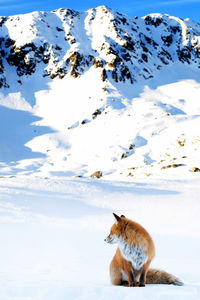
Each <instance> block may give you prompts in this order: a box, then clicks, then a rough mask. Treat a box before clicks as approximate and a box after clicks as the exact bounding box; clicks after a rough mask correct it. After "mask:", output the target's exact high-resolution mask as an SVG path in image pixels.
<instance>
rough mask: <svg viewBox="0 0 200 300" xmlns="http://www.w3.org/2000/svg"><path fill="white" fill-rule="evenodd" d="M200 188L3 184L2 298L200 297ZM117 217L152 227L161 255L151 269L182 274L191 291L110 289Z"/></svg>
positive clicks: (148, 183)
mask: <svg viewBox="0 0 200 300" xmlns="http://www.w3.org/2000/svg"><path fill="white" fill-rule="evenodd" d="M199 184H200V180H199V179H196V180H195V179H194V180H190V181H186V180H156V181H155V180H154V181H153V180H150V179H149V178H148V179H146V180H143V181H134V182H132V183H127V182H115V181H100V180H91V179H72V180H71V179H64V178H60V179H58V178H54V179H53V178H51V179H44V178H39V177H38V178H29V179H28V178H27V177H20V176H17V177H12V178H9V177H2V178H0V195H1V196H0V223H1V226H0V236H1V247H0V257H1V259H0V283H1V284H0V298H1V299H2V300H8V299H14V300H19V299H20V300H22V299H25V300H32V299H34V300H39V299H40V300H61V299H77V300H83V299H84V300H93V299H101V300H102V299H126V300H128V299H133V298H135V299H138V300H140V299H160V300H161V299H162V300H163V299H167V300H168V299H170V300H177V299H181V300H182V299H190V300H193V299H195V300H197V299H199V297H200V270H199V265H200V256H199V253H200V232H199V228H200V219H199V210H200V204H199ZM113 211H114V212H116V213H123V214H125V215H126V216H127V217H129V218H132V219H134V220H136V221H138V222H140V223H141V224H142V225H143V226H144V227H146V228H147V230H148V231H149V232H150V233H151V235H152V237H153V239H154V242H155V245H156V252H157V254H156V257H155V259H154V261H153V263H152V266H153V267H156V268H160V269H164V270H166V271H168V272H171V273H172V274H174V275H176V276H178V277H179V278H180V279H182V280H183V281H184V283H185V285H184V286H182V287H176V286H165V285H160V286H159V285H148V286H146V287H145V288H142V289H141V288H126V287H114V286H111V285H110V282H109V272H108V269H109V263H110V260H111V258H112V256H113V255H114V252H115V249H116V246H115V245H108V244H106V243H105V242H104V238H105V236H106V235H107V234H108V232H109V230H110V226H111V225H112V224H113V217H112V212H113Z"/></svg>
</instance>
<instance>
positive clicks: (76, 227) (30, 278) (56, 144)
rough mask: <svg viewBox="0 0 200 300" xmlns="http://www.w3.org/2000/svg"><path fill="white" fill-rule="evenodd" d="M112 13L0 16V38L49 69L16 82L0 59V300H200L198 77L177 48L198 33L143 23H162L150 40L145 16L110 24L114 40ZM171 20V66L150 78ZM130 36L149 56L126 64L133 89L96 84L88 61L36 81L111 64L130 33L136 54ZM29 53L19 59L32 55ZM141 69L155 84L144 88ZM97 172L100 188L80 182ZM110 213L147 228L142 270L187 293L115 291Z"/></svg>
mask: <svg viewBox="0 0 200 300" xmlns="http://www.w3.org/2000/svg"><path fill="white" fill-rule="evenodd" d="M119 16H120V14H118V13H116V12H114V11H113V10H110V9H108V8H106V7H104V6H100V7H98V8H96V9H91V10H88V11H87V12H84V13H81V14H80V13H78V12H75V11H71V10H64V9H59V10H57V11H54V12H48V13H47V12H34V13H31V14H27V15H20V16H13V17H9V18H8V19H7V20H6V21H5V23H4V24H3V26H1V28H0V31H1V35H2V36H4V37H5V38H8V36H9V37H10V38H13V39H14V40H15V41H16V44H15V46H17V47H22V48H23V46H25V45H26V46H27V43H30V45H31V43H34V44H35V45H38V46H40V44H41V42H42V43H43V42H47V43H48V45H49V48H48V50H47V53H46V54H45V55H47V56H48V55H49V56H50V61H49V63H48V65H46V64H45V63H44V62H42V61H39V63H38V64H37V66H36V70H35V73H34V74H32V75H23V76H20V77H19V76H18V75H16V67H15V66H11V65H9V64H8V62H7V61H6V58H4V61H3V66H4V70H3V71H2V72H4V73H3V74H4V75H5V76H6V79H7V81H8V83H9V86H10V87H9V88H8V87H7V88H2V89H1V92H0V116H1V118H0V128H1V130H0V223H1V226H0V236H1V247H0V257H1V260H0V296H1V297H0V298H1V299H2V300H10V299H14V300H23V299H26V300H62V299H72V300H73V299H76V300H93V299H97V300H98V299H99V300H100V299H101V300H103V299H104V300H107V299H116V300H118V299H125V300H129V299H132V298H133V297H135V298H136V299H138V300H144V299H158V300H160V299H162V300H163V299H164V300H168V299H170V300H177V299H181V300H186V299H188V298H190V299H191V300H197V299H199V296H200V271H199V268H198V266H199V264H200V258H199V251H200V232H199V228H200V219H199V209H200V204H199V184H200V177H199V176H200V172H193V170H194V168H196V170H197V171H199V170H200V155H199V152H200V133H199V124H200V102H199V95H200V81H199V68H198V61H197V58H196V61H191V64H189V63H186V62H180V61H178V60H177V54H176V49H177V47H180V49H181V47H185V45H189V44H190V41H191V44H192V45H196V46H195V47H197V48H198V46H199V32H200V27H199V24H197V23H195V22H193V21H191V20H189V19H187V20H184V21H182V20H180V19H179V18H176V17H171V16H167V15H161V14H152V15H151V18H155V20H156V19H157V18H160V19H162V20H164V22H163V23H162V24H161V25H159V26H160V31H159V30H158V28H157V27H156V26H153V25H152V26H150V25H148V26H147V24H146V23H145V18H146V17H144V18H141V19H134V20H133V19H131V18H129V17H126V22H123V21H119V19H118V22H119V24H120V25H119V24H118V25H119V28H118V29H119V30H118V31H117V30H116V28H117V26H118V25H116V24H117V23H115V22H114V19H115V18H116V19H117V18H118V17H119ZM121 17H123V16H121ZM167 23H168V25H169V26H168V27H169V28H170V26H177V24H180V26H179V27H180V29H181V30H182V41H179V40H176V38H175V37H174V42H173V44H172V45H170V46H169V48H168V49H169V52H170V51H171V52H170V53H172V54H173V55H172V56H173V57H172V61H170V63H169V64H168V65H165V64H164V65H162V69H160V67H161V65H160V64H161V61H160V60H159V59H158V57H157V54H158V53H159V51H157V48H158V50H159V47H160V46H159V45H160V44H161V42H162V43H163V41H162V34H164V36H166V37H167V36H168V35H169V32H168V31H167V30H166V28H167V27H166V26H165V25H166V24H167ZM129 25H130V27H129ZM137 30H138V32H137ZM141 33H142V34H141ZM173 34H174V36H175V33H173ZM139 35H140V39H141V40H142V41H143V43H144V44H145V43H146V45H147V43H148V42H147V40H148V38H149V39H150V38H153V41H156V42H157V44H158V46H155V47H154V48H153V46H152V44H151V43H152V41H151V42H149V43H148V45H147V46H148V49H150V51H152V55H150V54H148V55H149V57H150V56H151V59H150V60H149V62H148V63H146V62H142V64H141V62H139V60H138V59H136V60H135V64H134V65H133V66H131V65H130V62H127V65H128V67H130V69H131V68H132V69H131V70H132V71H133V75H134V76H136V79H137V80H135V77H134V81H133V83H132V84H131V83H130V80H125V81H124V82H119V81H118V82H115V81H114V80H113V79H112V78H111V76H110V77H108V79H107V80H105V81H102V80H101V75H102V68H95V67H94V66H93V65H91V66H89V65H87V67H86V69H84V72H83V74H81V76H80V77H78V78H76V79H74V78H72V77H71V76H70V74H69V71H70V69H69V70H68V69H67V70H65V71H66V74H65V76H64V78H62V80H61V79H58V78H54V79H53V80H52V79H51V78H50V77H48V76H42V75H44V74H46V73H44V70H46V71H49V70H51V71H53V70H54V72H55V73H56V72H57V71H58V67H63V68H64V66H66V60H67V59H68V58H69V56H70V55H71V54H73V53H74V51H79V53H80V55H83V56H84V57H86V56H88V55H91V56H92V55H93V56H94V57H95V58H97V59H99V60H101V59H102V60H103V59H105V61H104V64H106V63H107V62H110V63H111V62H112V61H113V59H114V58H115V56H114V54H113V53H108V50H109V47H110V46H112V47H114V46H113V45H117V46H116V47H119V48H120V47H121V45H124V43H126V42H127V40H126V37H129V39H132V41H133V42H136V45H137V47H139V48H137V47H136V48H137V55H139V56H141V55H142V50H141V49H140V44H139V43H138V42H137V41H138V36H139ZM144 35H146V37H147V40H146V42H145V38H144ZM66 37H67V38H66ZM2 43H3V40H2ZM113 43H114V44H113ZM30 45H29V48H30V51H29V52H28V53H26V55H25V57H24V59H25V61H26V63H29V62H31V61H32V60H34V59H36V58H35V57H34V50H33V49H32V48H31V46H30ZM162 45H163V44H162ZM166 47H168V46H166ZM120 49H121V48H120ZM161 50H162V49H161V48H160V51H161ZM156 51H157V52H156ZM173 51H174V53H173ZM156 53H157V54H156ZM154 54H156V55H154ZM120 55H121V54H120ZM139 56H138V57H139ZM136 58H137V57H136ZM37 59H39V58H38V57H37ZM0 63H1V61H0ZM125 65H126V63H125ZM142 68H143V70H144V68H145V69H146V72H147V73H148V70H149V72H150V74H151V73H152V74H153V78H152V79H149V80H146V79H145V78H144V76H143V75H144V73H142ZM105 69H106V70H112V66H109V65H108V64H107V65H106V66H105ZM52 74H54V73H52ZM135 74H136V75H135ZM147 75H148V74H147ZM2 76H3V75H2ZM96 171H100V172H102V174H103V177H102V178H101V179H99V180H97V179H92V178H90V176H91V174H92V173H94V172H96ZM113 212H116V213H118V214H124V215H126V216H127V217H129V218H131V219H133V220H135V221H136V222H139V223H141V224H142V225H143V226H144V227H145V228H146V229H147V230H148V231H149V232H150V234H151V235H152V237H153V240H154V242H155V245H156V257H155V259H154V261H153V262H152V267H155V268H159V269H163V270H165V271H168V272H170V273H172V274H174V275H175V276H178V277H179V278H180V279H181V280H183V282H184V286H181V287H177V286H165V285H148V286H146V287H145V288H143V289H141V288H125V287H114V286H111V284H110V279H109V263H110V261H111V259H112V257H113V255H114V253H115V250H116V247H115V246H111V245H107V244H106V243H105V242H104V238H105V237H106V236H107V235H108V233H109V230H110V227H111V225H112V223H113V218H112V213H113Z"/></svg>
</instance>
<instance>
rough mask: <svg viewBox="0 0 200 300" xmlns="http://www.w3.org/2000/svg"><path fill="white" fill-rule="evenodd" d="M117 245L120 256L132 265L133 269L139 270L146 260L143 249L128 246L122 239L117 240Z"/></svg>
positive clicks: (146, 256)
mask: <svg viewBox="0 0 200 300" xmlns="http://www.w3.org/2000/svg"><path fill="white" fill-rule="evenodd" d="M118 243H119V249H120V251H121V253H122V256H123V257H124V258H125V259H126V260H128V261H130V262H131V263H132V266H133V269H135V270H140V269H141V268H142V267H143V265H144V264H145V263H146V262H147V260H148V255H147V254H146V253H145V252H144V251H145V248H144V247H141V246H133V245H129V244H128V243H126V242H125V241H124V240H123V239H122V238H119V240H118Z"/></svg>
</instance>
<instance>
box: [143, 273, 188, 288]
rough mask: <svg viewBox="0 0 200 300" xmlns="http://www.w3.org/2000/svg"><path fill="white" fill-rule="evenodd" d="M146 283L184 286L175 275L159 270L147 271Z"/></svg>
mask: <svg viewBox="0 0 200 300" xmlns="http://www.w3.org/2000/svg"><path fill="white" fill-rule="evenodd" d="M146 283H147V284H174V285H183V282H182V281H181V280H180V279H178V278H177V277H175V276H174V275H172V274H169V273H167V272H165V271H162V270H157V269H149V270H148V271H147V276H146Z"/></svg>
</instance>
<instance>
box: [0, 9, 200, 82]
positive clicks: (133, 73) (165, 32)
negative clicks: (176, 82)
mask: <svg viewBox="0 0 200 300" xmlns="http://www.w3.org/2000/svg"><path fill="white" fill-rule="evenodd" d="M24 24H25V25H26V26H24ZM192 24H195V23H194V22H192ZM79 29H80V30H79ZM93 31H94V32H95V34H93ZM96 32H97V33H96ZM0 33H1V39H0V49H1V56H2V58H1V61H0V73H1V86H2V87H3V86H4V87H7V86H8V85H9V82H8V79H7V78H6V74H4V73H6V67H5V64H6V63H8V65H9V66H12V67H14V68H15V69H16V73H17V75H18V77H22V76H26V75H31V74H33V73H35V72H36V71H37V66H38V65H39V64H41V63H42V64H43V68H44V71H43V72H42V74H41V76H49V77H51V78H52V79H53V78H55V77H59V78H63V77H64V76H65V75H66V74H67V73H70V75H71V76H73V77H75V78H76V77H78V76H80V75H81V74H83V73H84V72H85V71H87V69H88V68H90V67H92V66H94V68H99V69H101V78H102V80H105V79H106V78H107V77H109V79H112V80H114V81H115V82H118V81H126V80H129V81H130V83H133V82H135V81H137V78H138V76H139V77H143V78H145V79H150V78H152V77H153V73H154V71H155V70H156V69H162V68H163V67H164V66H166V65H168V64H170V63H173V62H174V61H176V60H179V61H180V62H182V63H187V64H191V63H192V64H193V65H195V66H196V67H197V68H200V63H199V57H200V51H199V50H200V37H199V36H200V25H198V24H197V23H196V24H195V29H194V28H192V27H191V23H190V22H189V21H188V20H187V21H183V20H181V19H179V18H176V17H171V16H169V15H161V14H149V15H147V16H145V17H143V18H137V17H135V19H134V18H133V19H132V18H129V17H127V16H123V15H122V14H120V13H117V12H114V11H113V10H111V9H108V8H107V7H105V6H100V7H98V8H96V9H90V10H88V11H87V12H83V13H78V12H76V11H73V10H70V9H58V10H55V11H53V12H49V13H47V12H37V11H36V12H34V13H29V14H26V15H21V16H20V15H19V16H12V17H8V18H5V17H1V20H0ZM97 36H98V37H97ZM18 80H19V81H20V79H18Z"/></svg>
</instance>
